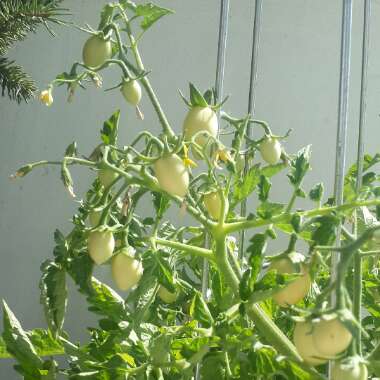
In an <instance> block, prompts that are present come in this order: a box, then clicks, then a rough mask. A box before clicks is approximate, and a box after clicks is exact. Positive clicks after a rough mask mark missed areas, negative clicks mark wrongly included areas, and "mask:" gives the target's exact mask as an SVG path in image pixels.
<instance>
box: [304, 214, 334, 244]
mask: <svg viewBox="0 0 380 380" xmlns="http://www.w3.org/2000/svg"><path fill="white" fill-rule="evenodd" d="M339 222H340V219H339V218H338V217H337V216H335V215H324V216H320V217H317V218H315V219H314V220H313V224H314V225H315V226H316V228H315V230H314V231H313V233H312V237H311V238H312V240H313V241H314V244H315V245H330V244H332V242H333V241H334V240H335V237H336V227H337V226H338V224H339Z"/></svg>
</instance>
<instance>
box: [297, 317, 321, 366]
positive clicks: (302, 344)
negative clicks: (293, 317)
mask: <svg viewBox="0 0 380 380" xmlns="http://www.w3.org/2000/svg"><path fill="white" fill-rule="evenodd" d="M312 332H313V325H312V324H311V323H310V322H297V323H296V327H295V328H294V334H293V342H294V345H295V346H296V348H297V351H298V353H299V354H300V355H301V357H302V359H303V360H305V362H306V363H307V364H310V365H312V366H315V365H321V364H323V363H326V362H327V359H321V357H323V355H321V354H320V353H319V351H318V350H317V349H316V347H315V344H314V341H313V335H312Z"/></svg>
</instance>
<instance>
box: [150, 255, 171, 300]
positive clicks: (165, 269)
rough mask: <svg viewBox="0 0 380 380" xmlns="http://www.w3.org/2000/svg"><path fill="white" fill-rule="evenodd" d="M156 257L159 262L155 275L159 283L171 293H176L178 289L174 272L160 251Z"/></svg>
mask: <svg viewBox="0 0 380 380" xmlns="http://www.w3.org/2000/svg"><path fill="white" fill-rule="evenodd" d="M154 256H155V259H156V262H157V266H156V270H155V274H156V276H157V280H158V282H159V283H160V284H161V285H163V286H164V287H165V288H166V289H167V290H169V292H172V293H173V292H175V291H176V288H175V286H174V278H173V273H172V272H173V270H172V268H171V267H170V264H169V262H168V260H167V259H165V258H164V257H163V256H162V255H161V254H160V251H157V252H156V254H155V255H154Z"/></svg>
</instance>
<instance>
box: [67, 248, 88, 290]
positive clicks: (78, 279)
mask: <svg viewBox="0 0 380 380" xmlns="http://www.w3.org/2000/svg"><path fill="white" fill-rule="evenodd" d="M93 267H94V263H93V261H92V260H91V258H90V256H89V255H88V253H87V252H81V253H79V254H78V255H76V256H74V257H73V258H71V260H70V262H69V265H68V272H69V273H70V276H71V278H72V279H73V280H74V281H75V283H76V284H77V286H78V287H79V291H80V292H82V293H84V294H91V292H92V283H91V279H92V270H93Z"/></svg>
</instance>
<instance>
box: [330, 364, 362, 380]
mask: <svg viewBox="0 0 380 380" xmlns="http://www.w3.org/2000/svg"><path fill="white" fill-rule="evenodd" d="M367 379H368V369H367V367H366V365H365V364H364V363H353V366H352V367H347V366H344V365H342V363H340V362H334V364H333V366H332V370H331V380H367Z"/></svg>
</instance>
